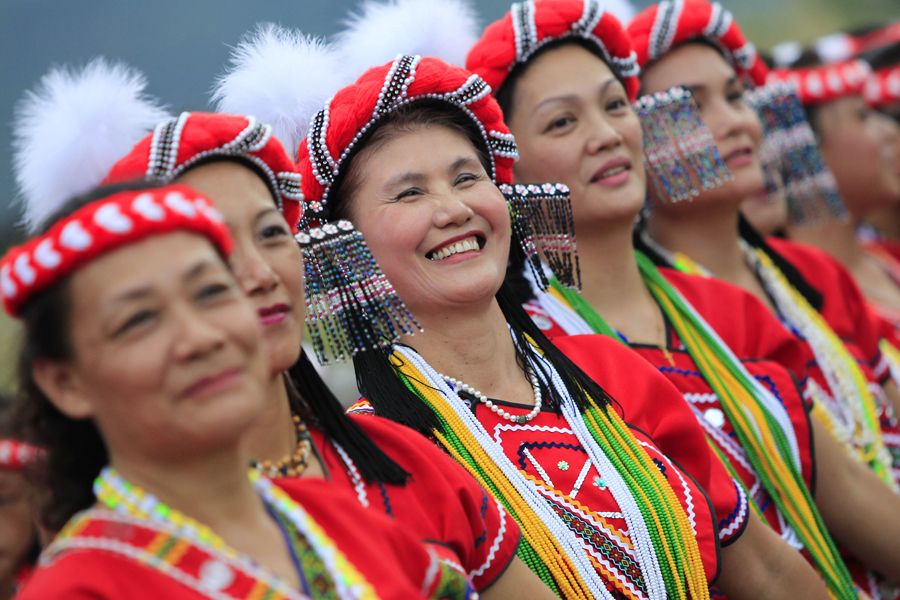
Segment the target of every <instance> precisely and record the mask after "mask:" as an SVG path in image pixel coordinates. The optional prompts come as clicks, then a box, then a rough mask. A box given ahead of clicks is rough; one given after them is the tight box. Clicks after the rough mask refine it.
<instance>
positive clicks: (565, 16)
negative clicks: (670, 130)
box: [466, 0, 640, 100]
mask: <svg viewBox="0 0 900 600" xmlns="http://www.w3.org/2000/svg"><path fill="white" fill-rule="evenodd" d="M567 38H572V39H579V40H584V41H586V42H588V43H589V44H590V45H591V46H592V47H594V48H595V49H596V50H598V51H599V52H600V53H601V55H602V56H603V58H604V59H605V60H606V63H607V64H608V65H609V66H610V68H612V69H613V70H614V71H615V72H616V75H617V76H619V77H621V78H622V80H623V81H624V82H625V87H626V89H627V91H628V95H629V97H630V98H631V99H632V100H633V99H634V98H635V96H636V95H637V91H638V88H639V87H640V83H639V82H638V79H637V76H638V74H639V73H640V68H639V67H638V65H637V55H636V54H635V52H634V50H633V49H632V46H631V40H630V39H629V37H628V34H627V33H625V30H624V28H623V27H622V24H621V23H620V22H619V20H618V19H617V18H616V17H615V16H613V15H612V14H611V13H609V12H607V11H606V10H605V9H604V7H603V4H602V3H601V2H600V1H599V0H528V1H527V2H519V3H516V4H513V5H512V7H511V8H510V10H509V12H508V13H506V15H505V16H504V17H503V18H502V19H500V20H499V21H497V22H495V23H493V24H491V25H490V26H489V27H488V28H487V29H485V31H484V33H483V34H482V36H481V39H479V40H478V42H477V43H476V44H475V45H474V46H473V47H472V49H471V50H470V51H469V56H468V58H467V59H466V68H467V69H469V70H470V71H472V72H473V73H477V74H478V75H480V76H481V77H482V78H483V79H484V80H485V81H487V82H488V84H490V86H491V87H492V88H493V89H494V90H495V91H496V90H498V89H500V87H501V86H502V85H503V82H504V81H505V80H506V77H507V76H508V75H509V73H510V71H511V70H512V69H513V67H515V66H516V65H518V64H524V63H527V62H528V60H529V59H530V58H531V57H532V56H534V54H535V52H537V51H538V50H540V49H541V48H542V47H543V46H544V45H546V44H548V43H550V42H553V41H556V40H563V39H567Z"/></svg>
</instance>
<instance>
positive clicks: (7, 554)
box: [0, 468, 36, 593]
mask: <svg viewBox="0 0 900 600" xmlns="http://www.w3.org/2000/svg"><path fill="white" fill-rule="evenodd" d="M33 516H34V514H33V508H32V501H31V494H30V493H29V487H28V482H27V481H26V480H25V475H24V474H23V473H22V472H20V471H11V470H9V469H3V468H0V585H2V584H4V583H6V582H7V581H11V579H12V577H13V576H14V575H15V572H16V570H17V569H18V568H19V566H20V565H21V563H22V561H24V560H25V558H26V556H27V554H28V552H29V550H31V548H32V546H33V545H34V543H35V541H36V533H35V528H34V520H33ZM2 592H5V590H3V589H2V588H0V593H2Z"/></svg>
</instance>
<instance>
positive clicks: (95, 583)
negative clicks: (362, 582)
mask: <svg viewBox="0 0 900 600" xmlns="http://www.w3.org/2000/svg"><path fill="white" fill-rule="evenodd" d="M281 487H282V488H283V489H284V490H285V491H287V492H288V493H289V494H290V496H291V497H292V498H293V499H294V500H296V501H298V502H299V503H300V504H302V506H303V508H304V509H306V511H307V512H308V513H309V514H310V515H311V516H312V517H313V519H314V520H315V521H316V522H317V523H318V524H319V525H320V526H321V527H322V528H323V529H324V530H325V531H326V533H327V534H328V535H329V537H330V538H331V539H332V540H333V541H334V542H335V543H336V544H337V546H338V548H339V549H340V550H341V551H342V552H343V553H344V554H345V556H346V557H347V558H348V559H349V561H350V562H351V563H353V564H354V565H355V566H356V568H357V569H358V570H359V571H360V572H361V573H362V574H363V575H364V576H365V578H366V579H367V580H368V582H369V583H370V584H372V586H373V587H374V589H375V592H376V594H377V595H378V597H379V598H381V599H382V600H383V599H386V598H395V599H398V600H399V599H404V600H405V599H408V598H423V597H424V595H423V592H422V590H423V588H426V587H430V586H425V585H424V584H425V582H426V581H427V579H428V577H429V570H430V569H434V568H435V567H436V566H438V565H439V558H438V557H437V556H436V555H435V554H434V553H432V552H429V551H427V550H426V548H425V547H424V546H423V545H422V544H420V543H419V542H418V541H417V540H416V539H415V538H414V537H413V536H411V535H409V534H408V533H407V532H405V531H403V528H402V527H397V526H396V524H395V523H393V522H391V521H390V520H389V519H387V518H385V517H383V516H381V515H377V514H374V513H373V512H372V511H369V512H368V513H366V514H365V518H364V522H363V518H362V517H363V515H362V514H361V513H362V512H363V511H361V510H360V509H359V503H358V502H357V501H356V499H354V498H353V496H352V495H351V494H349V493H345V492H342V491H340V490H337V489H336V488H335V486H333V485H331V484H329V483H328V482H325V481H321V480H298V479H295V480H291V481H288V482H286V483H284V484H281ZM133 535H134V533H132V532H130V531H129V530H128V527H127V526H118V527H111V528H108V532H106V533H105V534H104V536H105V537H110V538H113V539H115V538H117V537H120V539H129V538H130V536H133ZM452 573H456V571H453V572H452ZM431 575H433V573H431ZM459 581H463V579H462V576H461V575H460V577H459ZM248 596H249V594H248ZM208 597H209V596H207V595H204V594H202V593H200V592H199V591H198V590H197V589H193V588H191V587H189V586H188V585H186V584H184V583H181V582H179V581H177V580H176V579H174V578H172V577H170V576H168V575H165V574H163V573H161V572H160V571H158V570H155V569H154V568H152V567H149V566H146V565H144V564H141V563H139V562H137V561H136V560H134V559H131V558H126V557H124V556H122V555H121V554H114V553H112V552H109V551H105V550H96V549H83V550H82V549H79V550H68V551H66V552H64V553H63V554H61V555H60V556H58V557H57V558H56V560H54V561H52V562H51V563H50V564H49V565H45V566H41V567H39V568H38V570H37V571H36V572H35V574H34V576H33V577H32V578H31V580H30V581H29V582H28V584H27V585H26V586H25V589H24V590H23V591H22V593H21V594H20V595H19V596H18V597H17V600H54V599H65V600H101V599H109V600H121V599H123V598H128V599H129V600H159V599H160V598H166V599H167V600H168V599H172V600H174V599H179V598H184V599H186V600H187V599H199V598H208ZM429 597H434V598H437V597H438V596H429ZM451 597H463V596H458V595H455V594H454V595H451Z"/></svg>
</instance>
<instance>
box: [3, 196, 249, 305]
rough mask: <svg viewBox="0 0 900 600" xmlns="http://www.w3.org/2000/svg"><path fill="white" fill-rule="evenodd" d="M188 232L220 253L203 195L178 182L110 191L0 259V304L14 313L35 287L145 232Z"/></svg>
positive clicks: (216, 218) (227, 242) (217, 227)
mask: <svg viewBox="0 0 900 600" xmlns="http://www.w3.org/2000/svg"><path fill="white" fill-rule="evenodd" d="M173 231H191V232H194V233H197V234H199V235H203V236H206V237H207V238H209V240H210V241H211V242H212V243H213V244H215V245H216V246H217V247H218V248H219V250H220V251H221V252H222V254H224V255H226V256H227V255H228V254H229V253H230V252H231V246H232V240H231V236H230V235H229V233H228V228H227V227H225V225H224V223H223V220H222V216H221V215H219V213H218V212H216V210H215V209H214V208H213V206H212V203H211V202H210V201H209V199H208V198H206V197H205V196H203V195H201V194H200V193H198V192H196V191H194V190H192V189H191V188H189V187H187V186H183V185H172V186H167V187H163V188H156V189H150V190H140V191H128V192H120V193H118V194H113V195H112V196H109V197H107V198H103V199H102V200H97V201H96V202H92V203H90V204H88V205H87V206H83V207H81V208H80V209H78V210H76V211H75V212H74V213H72V214H71V215H69V216H68V217H65V218H63V219H60V220H59V221H57V222H56V223H55V224H54V225H53V226H52V227H51V228H50V229H49V230H48V231H47V233H45V234H44V235H40V236H36V237H34V238H32V239H30V240H28V241H27V242H25V243H24V244H22V245H21V246H16V247H15V248H12V249H10V250H9V251H8V252H7V253H6V256H4V257H3V259H2V260H0V295H2V297H3V307H4V308H5V309H6V312H7V313H9V314H10V315H12V316H14V317H17V316H19V314H20V311H21V309H22V307H23V306H24V305H25V304H26V303H27V302H28V300H29V299H30V298H31V297H33V296H34V295H35V294H37V293H38V292H40V291H42V290H45V289H47V288H48V287H50V286H51V285H53V284H54V283H56V282H57V281H59V280H60V279H61V278H63V277H65V276H66V275H68V274H69V273H71V272H72V271H74V270H75V269H77V268H78V267H80V266H83V265H85V264H87V263H89V262H91V261H92V260H93V259H94V258H96V257H98V256H100V255H102V254H105V253H107V252H110V251H112V250H115V249H116V248H119V247H121V246H125V245H127V244H132V243H134V242H137V241H140V240H142V239H144V238H146V237H148V236H151V235H161V234H165V233H171V232H173Z"/></svg>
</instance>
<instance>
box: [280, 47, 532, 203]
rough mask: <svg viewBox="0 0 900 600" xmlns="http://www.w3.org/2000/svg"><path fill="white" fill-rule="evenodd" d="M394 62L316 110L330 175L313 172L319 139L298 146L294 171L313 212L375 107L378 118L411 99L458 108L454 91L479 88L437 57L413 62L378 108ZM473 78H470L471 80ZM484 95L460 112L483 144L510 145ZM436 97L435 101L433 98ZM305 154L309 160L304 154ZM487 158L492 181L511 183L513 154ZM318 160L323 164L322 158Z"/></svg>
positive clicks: (499, 116)
mask: <svg viewBox="0 0 900 600" xmlns="http://www.w3.org/2000/svg"><path fill="white" fill-rule="evenodd" d="M400 60H401V59H398V60H395V61H394V62H393V63H388V64H385V65H382V66H380V67H373V68H371V69H369V70H368V71H366V72H365V73H364V74H363V75H362V76H361V77H360V78H359V79H357V80H356V82H355V83H353V84H351V85H348V86H346V87H344V88H342V89H341V90H340V91H338V92H337V94H335V95H334V98H332V100H331V102H330V103H329V104H328V106H327V107H326V108H324V109H323V111H322V112H320V115H322V116H323V117H324V118H325V125H324V126H323V127H324V133H323V134H322V135H324V141H325V144H324V145H325V148H322V150H323V151H325V150H327V154H328V158H329V159H330V160H331V161H332V162H333V163H334V164H333V165H331V166H328V165H325V167H323V168H326V169H328V170H329V171H330V173H328V174H321V173H318V172H317V170H318V167H317V165H316V161H315V158H316V149H315V148H316V147H318V141H319V140H318V139H315V140H314V141H313V146H314V148H313V149H311V148H310V138H309V137H307V138H306V139H305V140H303V142H301V144H300V150H299V152H298V162H297V170H298V171H299V172H300V174H301V176H302V178H303V194H304V196H305V197H306V200H307V201H308V202H309V205H310V206H311V207H312V209H313V211H314V212H319V211H322V210H324V209H325V205H327V202H328V192H329V191H330V189H331V185H332V184H331V181H330V180H329V179H330V178H331V177H335V176H337V173H335V172H334V171H333V170H332V169H333V168H334V167H335V166H336V167H337V169H338V170H339V173H340V174H341V175H342V174H344V173H345V172H346V169H347V164H348V162H347V161H346V160H345V158H346V155H345V153H349V152H350V151H351V150H352V148H351V146H353V147H354V148H355V146H354V144H355V140H357V139H358V137H357V136H359V135H361V134H362V133H363V132H364V131H363V130H365V132H370V129H371V125H372V124H373V123H374V121H375V120H376V118H375V111H376V108H378V110H379V116H383V115H385V114H387V113H389V112H391V111H392V110H394V109H396V108H397V107H398V106H400V105H402V104H406V103H409V102H411V101H414V100H417V99H420V100H427V99H430V100H432V101H433V100H436V99H443V100H445V101H446V102H448V104H457V105H458V103H456V102H454V97H455V93H456V92H458V91H459V90H461V89H462V88H463V87H464V86H465V87H466V88H467V89H469V88H477V87H478V86H480V85H483V82H481V80H480V78H477V77H476V76H473V75H472V74H471V73H469V72H468V71H466V70H465V69H462V68H460V67H455V66H450V65H448V64H447V63H445V62H444V61H442V60H440V59H438V58H429V57H426V58H422V59H418V60H417V61H416V62H415V66H414V69H413V70H412V72H411V73H410V74H409V77H408V78H407V80H406V83H405V84H404V85H406V89H405V90H404V91H403V92H402V94H401V95H400V96H398V97H392V98H390V99H386V100H385V101H384V102H382V105H379V102H380V99H379V94H382V93H383V90H384V89H385V87H386V86H387V84H388V83H389V82H390V81H391V80H392V78H391V75H392V74H393V73H394V72H395V69H396V66H397V64H398V63H399V62H400ZM473 77H476V78H475V79H472V78H473ZM399 83H401V82H398V84H399ZM488 92H489V90H485V92H484V93H483V94H482V95H481V97H479V98H477V99H475V100H474V101H471V102H468V103H467V104H466V105H465V108H466V110H467V111H469V113H470V116H472V117H473V119H474V120H475V122H476V124H477V125H479V127H480V128H481V129H482V131H483V133H484V135H485V136H486V137H485V144H486V145H487V146H488V147H491V143H492V142H493V141H497V140H498V139H500V140H507V141H511V140H512V136H511V134H510V133H509V129H508V128H507V127H506V125H505V124H504V122H503V114H502V113H501V111H500V106H499V105H498V104H497V101H496V100H494V98H493V97H492V96H491V95H490V93H488ZM438 96H440V98H437V97H438ZM314 120H315V119H314ZM314 133H315V131H314V128H311V130H310V134H309V135H310V136H313V135H314ZM513 147H514V143H513ZM311 150H312V152H313V156H311V155H310V153H311ZM513 152H514V151H513ZM491 155H492V157H493V161H494V165H495V173H494V183H498V184H500V183H512V166H513V163H514V162H515V156H514V155H510V154H509V153H508V152H502V151H497V150H496V149H492V152H491ZM323 160H325V159H324V157H323Z"/></svg>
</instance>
